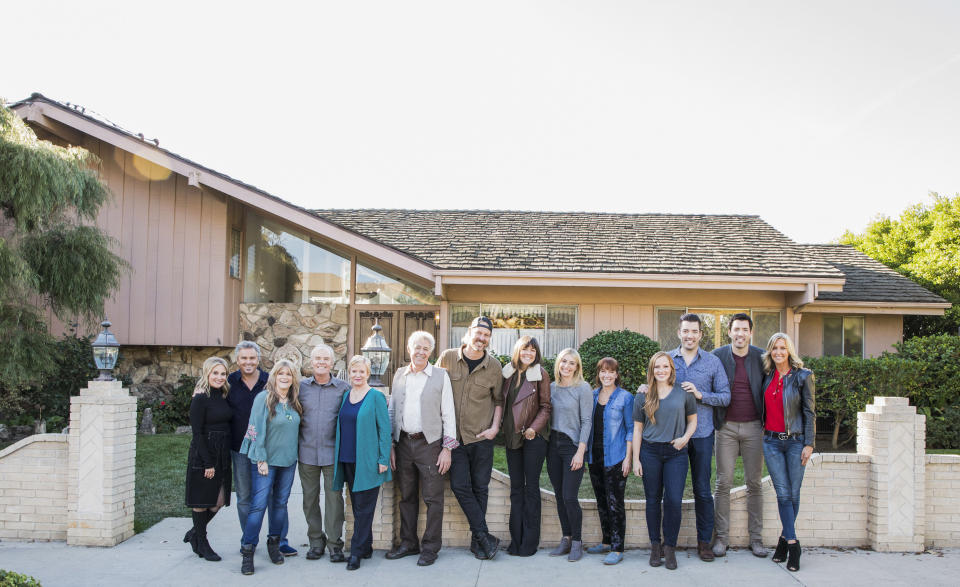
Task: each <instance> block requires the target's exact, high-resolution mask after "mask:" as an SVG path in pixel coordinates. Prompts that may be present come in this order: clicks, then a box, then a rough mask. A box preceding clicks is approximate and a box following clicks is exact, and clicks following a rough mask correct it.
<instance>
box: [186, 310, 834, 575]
mask: <svg viewBox="0 0 960 587" xmlns="http://www.w3.org/2000/svg"><path fill="white" fill-rule="evenodd" d="M752 328H753V322H752V320H751V319H750V317H749V316H748V315H746V314H736V315H734V316H733V317H732V319H731V321H730V326H729V335H730V340H731V344H729V345H726V346H724V347H721V348H719V349H716V350H715V351H714V352H713V353H708V352H705V351H703V350H702V349H700V347H699V343H700V339H701V337H702V335H703V331H702V328H701V323H700V319H699V317H698V316H697V315H696V314H685V315H684V316H682V317H681V321H680V326H679V328H678V336H679V338H680V346H679V347H678V348H677V349H675V350H672V351H669V352H658V353H656V354H655V355H654V356H653V357H652V358H651V359H650V362H649V366H648V369H647V383H646V384H645V385H642V386H640V389H638V390H637V395H636V397H634V395H633V394H632V393H630V392H628V391H627V390H625V389H623V388H622V387H621V376H620V367H619V365H618V363H617V361H616V360H615V359H613V358H610V357H607V358H604V359H601V360H600V361H599V363H598V364H597V366H596V367H597V368H596V372H597V377H596V381H595V385H593V386H591V385H590V384H588V383H587V382H586V381H584V377H583V365H582V362H581V358H580V355H579V354H578V353H577V351H576V350H574V349H571V348H568V349H564V350H563V351H561V352H560V353H559V354H558V355H557V357H556V360H555V367H554V372H553V374H552V375H553V378H552V380H551V374H550V373H548V372H547V370H546V369H545V368H544V367H543V366H542V364H541V363H542V352H541V348H540V344H539V342H538V341H537V340H536V338H532V337H529V336H524V337H521V338H520V339H519V340H518V341H517V343H516V344H515V346H514V348H513V352H512V354H511V357H510V361H509V362H508V363H507V364H506V365H504V366H502V367H501V364H500V361H499V360H498V359H497V358H496V357H495V356H494V355H493V354H492V353H491V352H490V351H489V350H488V345H489V342H490V337H491V335H492V333H493V322H492V321H491V320H490V319H489V318H487V317H485V316H478V317H477V318H475V319H474V320H473V321H472V323H471V325H470V327H469V329H468V330H467V333H466V334H465V335H464V339H463V341H462V344H461V345H460V347H459V348H453V349H447V350H445V351H443V352H442V353H440V355H439V357H438V359H437V361H436V363H435V364H431V363H430V361H429V358H430V356H431V355H432V353H433V351H434V348H435V344H436V343H435V340H434V338H433V336H432V335H431V334H429V333H427V332H422V331H420V332H415V333H413V334H412V335H411V336H410V338H409V340H408V341H407V350H408V352H409V356H410V363H409V365H406V366H404V367H402V368H400V369H398V370H397V371H396V373H395V375H394V378H393V381H392V385H391V388H390V391H391V393H390V397H389V398H387V397H385V396H384V394H383V393H382V392H381V391H379V390H377V389H375V388H371V387H370V386H369V384H368V379H369V376H370V363H369V361H368V360H367V359H365V358H364V357H362V356H359V355H358V356H354V357H353V358H351V359H350V361H349V362H348V364H347V377H348V381H347V382H344V381H342V380H340V379H338V378H336V377H334V376H333V375H332V374H331V370H332V368H333V364H334V352H333V349H332V348H331V347H329V346H327V345H319V346H317V347H315V348H314V349H313V350H312V352H311V356H310V362H311V367H312V370H313V373H312V376H311V377H307V378H304V379H301V378H300V377H299V368H298V367H297V365H295V364H294V363H292V362H290V361H287V360H279V361H277V362H276V363H275V364H274V366H273V368H272V369H271V371H270V373H269V374H267V373H265V372H263V371H262V370H260V368H259V362H260V349H259V347H258V346H257V345H256V344H255V343H253V342H249V341H244V342H241V343H240V344H239V345H238V346H237V349H236V355H237V356H236V360H237V364H238V366H239V369H238V370H237V371H236V372H234V373H231V374H229V375H228V374H227V371H228V365H227V363H226V361H224V360H223V359H220V358H216V357H213V358H210V359H208V360H207V361H206V362H205V363H204V365H203V374H202V376H201V377H200V380H199V381H198V382H197V386H196V390H195V393H194V397H193V402H192V404H191V407H190V420H191V425H192V429H193V439H192V442H191V445H190V452H189V462H188V470H187V483H186V505H187V506H188V507H191V508H192V509H193V527H192V528H191V529H190V530H189V531H188V532H187V534H186V535H185V536H184V542H189V543H190V544H191V546H192V548H193V550H194V552H196V553H197V555H198V556H200V557H203V558H205V559H207V560H220V557H219V556H218V555H217V554H216V553H215V552H214V551H213V549H212V548H211V547H210V544H209V541H208V540H207V535H206V534H207V533H206V529H207V525H208V523H209V522H210V520H211V519H212V518H213V517H214V515H215V514H216V512H217V511H218V510H219V508H221V507H223V506H224V505H229V502H230V494H231V490H232V489H235V490H236V493H237V502H238V503H237V511H238V514H239V520H240V526H241V531H242V538H241V541H240V551H241V554H242V563H241V572H242V573H244V574H252V573H253V572H254V563H253V557H254V551H255V549H256V546H257V543H258V541H259V536H260V532H261V528H262V524H263V517H264V514H266V515H267V516H268V531H267V553H268V556H269V558H270V560H271V562H273V563H275V564H282V563H283V561H284V557H287V556H294V555H296V554H297V551H296V549H294V548H293V547H291V546H290V545H289V544H288V542H287V530H288V517H287V500H288V499H289V496H290V490H291V487H292V485H293V480H294V477H293V476H294V473H295V471H296V470H297V468H298V464H299V473H300V481H301V485H302V486H303V511H304V515H305V517H306V521H307V536H308V539H309V550H308V551H307V554H306V558H307V559H311V560H315V559H319V558H321V557H322V556H323V554H324V551H325V549H326V548H327V547H329V548H330V553H329V558H330V561H331V562H346V563H347V564H346V568H347V569H349V570H355V569H358V568H359V567H360V564H361V561H362V559H365V558H370V556H371V555H372V552H373V549H372V545H373V536H372V523H373V518H374V513H375V508H376V503H377V498H378V495H379V489H380V486H381V485H382V484H383V483H385V482H387V481H390V480H391V479H392V478H393V477H394V476H395V478H396V482H397V487H398V490H399V494H400V501H399V513H400V533H399V541H398V542H397V543H396V544H395V545H394V547H393V548H392V549H391V550H390V551H389V552H387V553H386V558H387V559H389V560H396V559H400V558H404V557H406V556H411V555H416V556H417V557H418V559H417V564H418V565H420V566H429V565H431V564H433V563H434V561H436V559H437V556H438V553H439V551H440V547H441V542H442V540H441V535H442V527H443V499H444V486H445V479H444V478H445V477H447V476H449V483H450V488H451V490H452V492H453V494H454V496H455V497H456V499H457V501H458V503H459V505H460V508H461V510H462V511H463V513H464V515H465V517H466V519H467V522H468V524H469V527H470V532H471V544H470V551H471V552H472V553H473V554H474V556H476V557H477V558H479V559H487V560H489V559H493V558H494V557H495V556H496V555H497V553H498V552H499V550H500V539H499V538H497V537H496V536H494V535H492V534H491V533H490V531H489V528H488V526H487V522H486V510H487V500H488V487H489V484H490V478H491V473H492V470H493V460H494V439H495V438H496V437H497V435H498V434H499V433H500V432H502V439H503V444H504V445H505V450H506V461H507V469H508V473H509V476H510V516H509V533H510V543H509V546H508V547H507V549H506V550H507V553H508V554H510V555H513V556H531V555H533V554H535V553H536V551H537V549H538V548H539V545H540V519H541V501H540V473H541V471H542V469H543V464H544V462H545V461H546V465H547V472H548V475H549V477H550V481H551V483H552V485H553V487H554V490H555V493H556V496H557V500H556V504H557V515H558V517H559V520H560V527H561V530H562V536H561V537H560V542H559V544H558V545H557V547H556V548H554V549H553V550H552V551H551V552H550V555H551V556H565V557H566V558H567V560H569V561H571V562H573V561H578V560H580V559H581V558H582V557H583V555H584V553H589V554H605V557H604V558H603V562H604V564H608V565H612V564H617V563H619V562H620V561H621V560H623V551H624V535H625V531H626V515H625V509H624V493H625V488H626V482H627V478H628V477H629V475H630V473H631V471H632V472H633V473H634V474H635V475H637V476H640V477H642V480H643V486H644V492H645V495H646V498H647V507H646V520H647V528H648V531H649V536H650V542H651V552H650V565H651V566H655V567H656V566H661V565H664V566H666V567H667V568H668V569H676V568H677V559H676V555H675V548H676V546H677V537H678V534H679V529H680V521H681V502H682V499H683V492H684V486H685V484H686V478H687V462H688V461H689V464H690V472H691V475H692V486H693V493H694V500H695V511H696V527H697V542H698V549H697V552H698V555H699V557H700V558H701V559H702V560H704V561H711V560H713V559H714V557H717V556H724V555H725V554H726V550H727V547H728V545H729V511H730V488H731V485H732V481H733V473H734V464H735V462H736V459H737V457H738V456H742V458H743V464H744V476H745V479H746V484H747V509H748V520H749V522H748V528H749V532H750V548H751V551H752V552H753V554H755V555H756V556H759V557H766V556H767V555H768V551H767V549H766V548H765V547H764V545H763V542H762V539H761V534H762V525H763V521H762V503H761V486H760V476H761V471H762V467H763V460H764V458H765V459H766V462H767V468H768V470H769V473H770V476H771V478H772V480H773V485H774V488H775V491H776V495H777V504H778V509H779V513H780V520H781V524H782V532H781V536H780V539H779V542H778V544H777V547H776V550H775V552H774V555H773V560H774V561H775V562H784V561H786V562H787V568H788V569H790V570H794V571H795V570H798V569H799V564H800V544H799V542H798V541H797V538H796V531H795V521H796V515H797V508H798V506H799V493H800V485H801V482H802V479H803V470H804V466H805V465H806V463H807V461H808V460H809V458H810V455H811V454H812V451H813V444H814V434H815V428H814V425H815V412H814V380H813V376H812V373H810V371H809V370H806V369H803V363H802V361H801V360H800V359H799V357H798V356H797V353H796V350H795V348H794V346H793V343H792V342H791V340H790V338H789V337H788V336H787V335H786V334H783V333H777V334H775V335H773V336H772V337H771V338H770V341H769V343H768V344H767V349H766V351H764V350H763V349H760V348H758V347H755V346H752V345H751V344H750V339H751V335H752ZM714 454H716V468H717V485H716V501H714V496H713V494H712V493H711V482H710V480H711V463H712V460H713V457H714ZM585 466H586V467H585ZM584 468H586V470H587V471H589V475H590V482H591V485H592V487H593V490H594V494H595V496H596V500H597V512H598V515H599V519H600V526H601V531H602V540H601V542H600V543H599V544H595V545H591V546H589V547H588V548H584V545H583V539H582V526H583V511H582V509H581V506H580V502H579V498H578V496H579V489H580V485H581V482H582V480H583V474H584ZM231 471H232V474H231ZM231 482H232V485H233V487H232V486H231ZM344 485H346V486H347V487H348V489H349V491H350V501H351V506H352V509H353V516H354V525H353V536H352V538H351V543H350V550H349V557H348V556H347V555H345V554H344V542H343V540H342V534H343V520H344V517H343V512H344V499H343V491H342V490H343V486H344ZM321 488H322V492H323V495H324V498H323V499H324V506H323V508H322V509H321V507H320V493H321ZM421 498H422V501H423V502H424V504H425V505H426V524H425V527H424V531H423V534H422V536H420V537H418V535H417V520H418V517H419V510H420V501H421ZM715 504H716V507H715Z"/></svg>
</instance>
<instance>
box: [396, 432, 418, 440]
mask: <svg viewBox="0 0 960 587" xmlns="http://www.w3.org/2000/svg"><path fill="white" fill-rule="evenodd" d="M400 435H401V436H402V437H404V438H409V439H410V440H420V439H421V438H423V432H414V433H413V434H410V433H409V432H401V433H400Z"/></svg>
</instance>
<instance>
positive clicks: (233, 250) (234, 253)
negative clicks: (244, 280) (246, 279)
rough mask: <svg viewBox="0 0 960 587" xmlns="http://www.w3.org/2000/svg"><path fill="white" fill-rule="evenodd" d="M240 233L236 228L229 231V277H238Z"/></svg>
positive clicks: (240, 250) (240, 251)
mask: <svg viewBox="0 0 960 587" xmlns="http://www.w3.org/2000/svg"><path fill="white" fill-rule="evenodd" d="M241 240H242V235H241V234H240V231H239V230H237V229H233V230H232V231H230V277H233V278H235V279H240V255H241V254H242V253H243V251H242V248H243V247H242V245H241Z"/></svg>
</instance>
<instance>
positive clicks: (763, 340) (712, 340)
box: [657, 308, 780, 351]
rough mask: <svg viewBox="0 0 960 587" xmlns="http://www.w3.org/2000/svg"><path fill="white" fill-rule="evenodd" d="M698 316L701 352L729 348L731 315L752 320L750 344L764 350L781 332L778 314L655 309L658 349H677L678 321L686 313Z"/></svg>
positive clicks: (730, 310) (769, 311)
mask: <svg viewBox="0 0 960 587" xmlns="http://www.w3.org/2000/svg"><path fill="white" fill-rule="evenodd" d="M688 312H689V313H693V314H696V315H698V316H700V325H701V329H702V330H703V338H702V339H700V348H701V349H703V350H705V351H712V350H713V349H715V348H718V347H721V346H723V345H726V344H730V318H732V317H733V315H734V314H737V313H741V312H742V313H744V314H749V315H750V317H751V318H752V319H753V340H752V344H754V345H756V346H758V347H761V348H763V347H765V346H766V344H767V340H769V339H770V336H771V335H773V334H774V333H776V332H779V331H780V312H779V311H778V310H735V309H724V310H719V309H711V308H658V309H657V342H659V343H660V348H661V349H663V350H665V351H669V350H673V349H675V348H677V347H678V346H680V339H679V338H678V337H677V328H678V326H679V325H680V317H681V316H683V315H684V314H686V313H688Z"/></svg>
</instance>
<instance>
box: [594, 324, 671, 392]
mask: <svg viewBox="0 0 960 587" xmlns="http://www.w3.org/2000/svg"><path fill="white" fill-rule="evenodd" d="M659 350H660V345H659V344H657V342H656V341H654V340H651V339H650V338H648V337H646V336H644V335H642V334H639V333H637V332H633V331H632V330H626V329H624V330H604V331H602V332H598V333H596V334H594V335H593V336H591V337H590V338H588V339H587V340H585V341H583V344H581V345H580V349H579V351H580V359H581V360H582V361H583V378H584V379H586V380H587V381H589V382H590V383H591V384H594V383H595V378H596V376H597V363H598V362H599V361H600V359H602V358H604V357H613V358H614V359H616V360H617V363H619V364H620V379H621V380H622V383H621V385H620V386H621V387H622V388H624V389H626V390H627V391H629V392H630V393H634V392H636V391H637V388H638V387H639V386H640V384H641V383H646V382H647V364H648V363H649V362H650V357H652V356H653V355H654V353H656V352H657V351H659Z"/></svg>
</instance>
